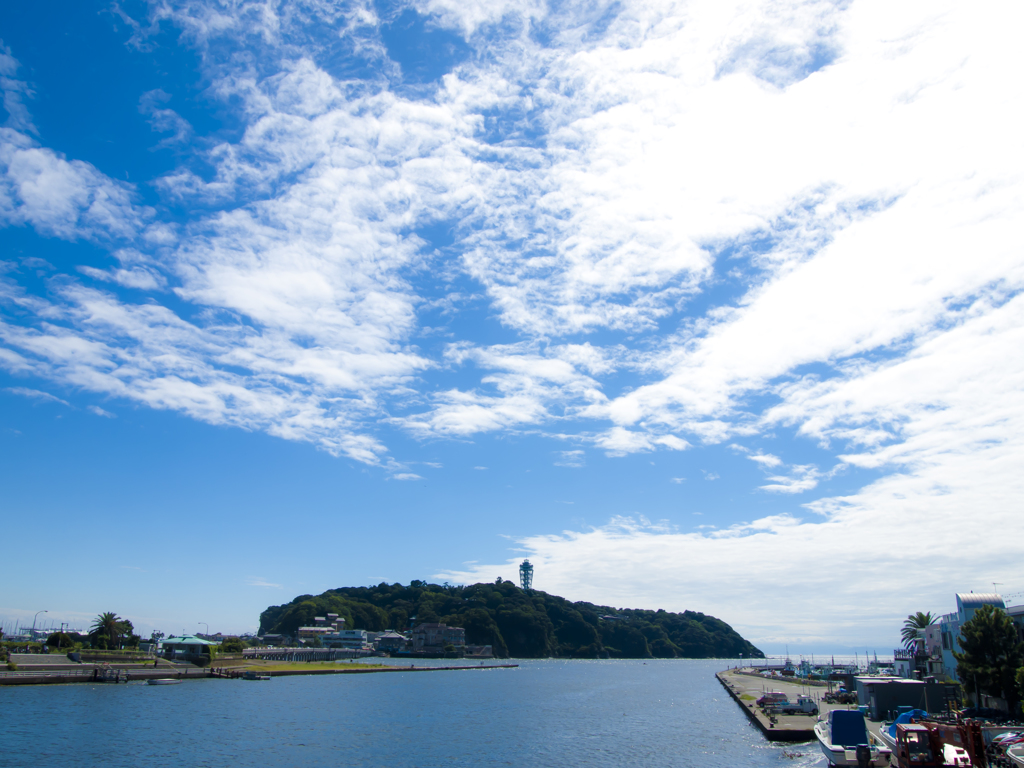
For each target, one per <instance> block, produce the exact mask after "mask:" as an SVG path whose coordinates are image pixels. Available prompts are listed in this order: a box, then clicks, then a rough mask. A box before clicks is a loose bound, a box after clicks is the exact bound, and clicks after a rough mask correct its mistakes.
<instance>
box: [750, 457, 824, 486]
mask: <svg viewBox="0 0 1024 768" xmlns="http://www.w3.org/2000/svg"><path fill="white" fill-rule="evenodd" d="M769 466H773V465H769ZM820 477H821V472H819V471H818V468H817V467H815V466H812V465H810V464H803V465H799V466H795V467H792V468H791V469H790V474H789V475H771V476H770V477H769V478H768V479H769V480H770V481H771V482H770V483H769V484H767V485H762V486H761V490H764V491H769V492H773V493H803V492H804V491H809V490H811V489H812V488H814V487H815V486H817V485H818V479H819V478H820Z"/></svg>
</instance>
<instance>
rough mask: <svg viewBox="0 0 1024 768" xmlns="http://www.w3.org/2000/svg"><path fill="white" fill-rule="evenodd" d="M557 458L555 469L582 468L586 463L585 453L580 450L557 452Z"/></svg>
mask: <svg viewBox="0 0 1024 768" xmlns="http://www.w3.org/2000/svg"><path fill="white" fill-rule="evenodd" d="M557 456H558V458H557V459H556V460H555V466H556V467H582V466H585V465H586V463H587V461H586V452H585V451H582V450H575V451H558V452H557Z"/></svg>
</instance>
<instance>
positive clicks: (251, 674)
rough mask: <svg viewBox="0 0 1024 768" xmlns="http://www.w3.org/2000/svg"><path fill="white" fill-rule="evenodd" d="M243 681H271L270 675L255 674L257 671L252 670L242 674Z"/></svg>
mask: <svg viewBox="0 0 1024 768" xmlns="http://www.w3.org/2000/svg"><path fill="white" fill-rule="evenodd" d="M242 679H243V680H269V679H270V675H268V674H266V673H263V672H255V671H253V670H251V669H247V670H246V671H245V672H244V673H242Z"/></svg>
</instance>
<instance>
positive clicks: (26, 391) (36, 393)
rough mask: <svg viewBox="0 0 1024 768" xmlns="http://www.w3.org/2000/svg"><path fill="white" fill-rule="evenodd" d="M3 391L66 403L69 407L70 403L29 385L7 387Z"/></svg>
mask: <svg viewBox="0 0 1024 768" xmlns="http://www.w3.org/2000/svg"><path fill="white" fill-rule="evenodd" d="M4 392H10V393H11V394H12V395H21V396H22V397H31V398H33V399H35V400H43V401H49V402H51V403H60V404H61V405H66V406H68V407H69V408H70V407H71V404H70V403H69V402H68V401H67V400H61V399H60V398H59V397H57V396H56V395H51V394H50V393H49V392H41V391H40V390H38V389H30V388H29V387H7V388H5V389H4Z"/></svg>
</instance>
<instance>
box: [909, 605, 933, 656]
mask: <svg viewBox="0 0 1024 768" xmlns="http://www.w3.org/2000/svg"><path fill="white" fill-rule="evenodd" d="M937 618H938V616H933V615H932V612H931V611H927V612H925V613H922V612H921V611H918V612H917V613H912V614H910V615H909V616H907V620H906V621H904V622H903V629H901V630H900V637H902V638H903V647H904V648H907V649H910V648H913V647H914V643H915V642H916V641H917V633H918V631H920V630H922V629H924V628H925V627H930V626H931V625H932V624H934V623H935V620H936V619H937Z"/></svg>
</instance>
